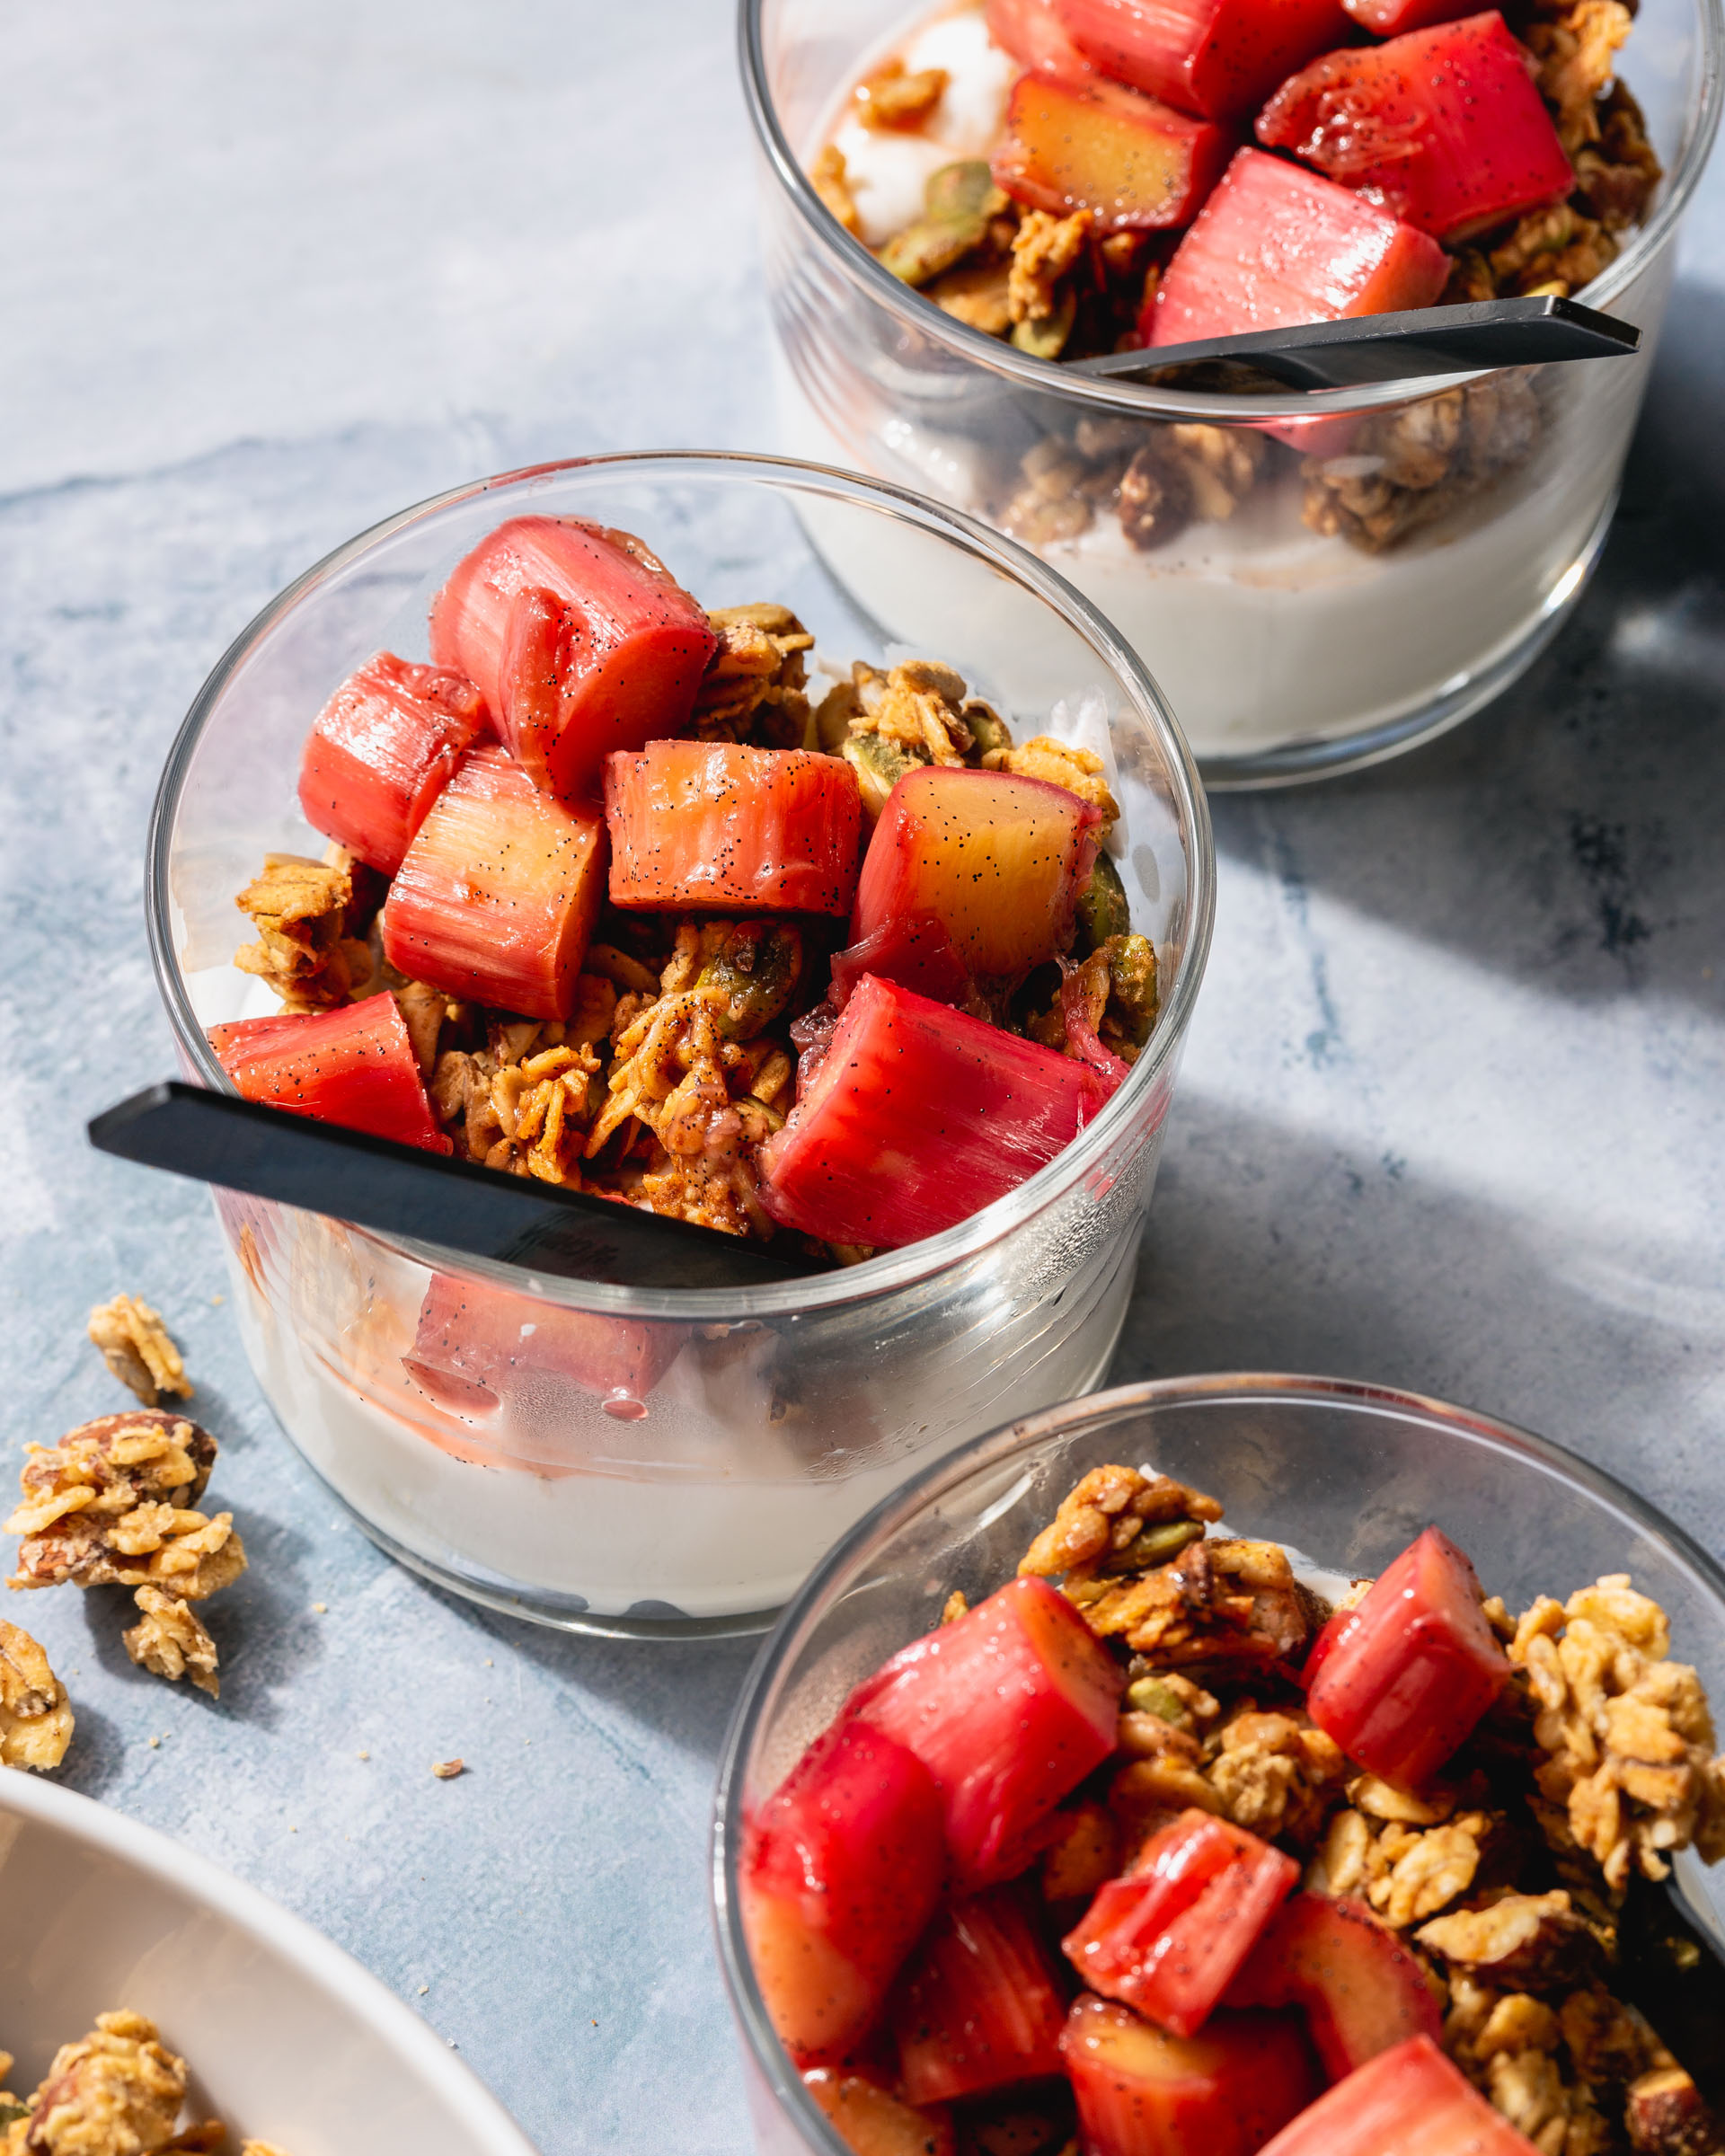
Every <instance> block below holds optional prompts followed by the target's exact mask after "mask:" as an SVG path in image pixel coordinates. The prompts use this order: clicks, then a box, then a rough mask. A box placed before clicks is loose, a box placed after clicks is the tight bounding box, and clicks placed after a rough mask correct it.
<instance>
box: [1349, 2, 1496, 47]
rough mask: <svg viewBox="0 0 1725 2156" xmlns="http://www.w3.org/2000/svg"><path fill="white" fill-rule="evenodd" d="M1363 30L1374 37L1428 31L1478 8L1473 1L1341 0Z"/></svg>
mask: <svg viewBox="0 0 1725 2156" xmlns="http://www.w3.org/2000/svg"><path fill="white" fill-rule="evenodd" d="M1341 4H1342V5H1343V6H1344V7H1345V8H1346V9H1347V11H1348V13H1349V15H1350V16H1352V18H1353V20H1354V21H1355V22H1358V24H1359V27H1360V28H1361V29H1362V30H1368V31H1371V33H1372V35H1373V36H1374V37H1375V38H1397V37H1400V36H1401V35H1402V31H1408V30H1429V29H1430V27H1431V26H1432V24H1433V23H1434V22H1459V21H1460V20H1461V18H1462V17H1463V16H1464V15H1471V14H1474V13H1477V12H1478V11H1477V10H1476V9H1475V8H1474V7H1473V4H1472V0H1341Z"/></svg>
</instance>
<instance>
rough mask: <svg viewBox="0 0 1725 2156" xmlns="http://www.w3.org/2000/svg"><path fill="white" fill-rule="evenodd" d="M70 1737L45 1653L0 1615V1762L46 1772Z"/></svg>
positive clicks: (61, 1690)
mask: <svg viewBox="0 0 1725 2156" xmlns="http://www.w3.org/2000/svg"><path fill="white" fill-rule="evenodd" d="M71 1742H72V1710H71V1708H70V1707H69V1706H68V1705H67V1703H66V1687H65V1685H64V1684H62V1683H60V1681H59V1679H58V1678H57V1676H56V1675H55V1674H54V1672H53V1670H52V1669H51V1668H50V1667H49V1660H48V1656H47V1654H46V1653H45V1652H44V1650H43V1649H42V1648H41V1647H40V1645H39V1644H38V1643H37V1642H36V1641H35V1640H34V1639H31V1636H30V1634H29V1633H28V1632H26V1631H24V1630H22V1629H21V1628H20V1627H19V1626H17V1625H15V1624H8V1623H7V1622H6V1621H5V1620H4V1618H0V1766H6V1767H33V1768H34V1769H35V1770H36V1772H38V1773H47V1772H49V1770H50V1769H52V1768H54V1767H57V1766H58V1765H59V1763H60V1762H61V1761H62V1760H63V1759H64V1758H65V1757H66V1746H67V1745H69V1744H70V1743H71ZM10 2063H11V2062H10V2061H8V2062H7V2064H8V2066H9V2065H10ZM4 2079H5V2072H4V2070H0V2081H4Z"/></svg>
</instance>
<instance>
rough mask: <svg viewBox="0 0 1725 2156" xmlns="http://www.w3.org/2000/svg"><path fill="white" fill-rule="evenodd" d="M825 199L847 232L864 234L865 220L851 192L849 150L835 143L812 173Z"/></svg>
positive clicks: (829, 144)
mask: <svg viewBox="0 0 1725 2156" xmlns="http://www.w3.org/2000/svg"><path fill="white" fill-rule="evenodd" d="M809 184H810V186H812V187H813V189H814V190H815V192H816V194H818V196H819V197H820V199H821V200H822V202H823V203H825V205H826V206H827V208H828V209H829V210H830V211H831V212H832V214H833V216H836V218H837V219H838V221H839V223H840V224H841V225H843V226H844V227H845V231H846V232H848V233H850V234H852V235H853V236H854V235H856V234H859V233H861V231H862V218H861V217H860V216H858V215H857V210H856V197H855V196H854V194H852V192H851V182H850V175H849V173H848V172H847V171H846V169H845V153H844V151H843V150H839V149H835V148H834V146H833V145H832V144H831V143H828V144H827V147H826V148H825V149H824V150H823V151H822V152H821V153H820V155H819V156H818V157H817V158H816V160H815V162H814V164H813V167H812V168H811V169H810V172H809Z"/></svg>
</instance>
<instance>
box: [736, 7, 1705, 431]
mask: <svg viewBox="0 0 1725 2156" xmlns="http://www.w3.org/2000/svg"><path fill="white" fill-rule="evenodd" d="M765 5H766V0H738V8H737V44H738V57H739V66H740V71H741V74H742V78H743V98H744V102H745V103H746V104H747V107H748V115H749V119H750V121H751V123H752V124H753V126H754V129H755V137H756V143H757V144H758V146H759V147H760V149H761V152H762V154H763V155H764V156H765V159H766V162H767V164H768V166H769V167H770V169H771V171H772V172H773V174H774V178H775V179H776V181H777V182H778V184H779V187H780V189H781V190H782V191H783V193H784V194H785V195H787V196H788V197H789V198H790V199H791V202H792V206H793V207H794V208H795V209H796V211H797V214H798V216H800V217H801V221H802V224H803V225H804V226H805V228H806V229H807V232H808V234H809V236H810V237H811V238H812V240H813V241H814V243H815V244H816V246H817V247H818V248H820V249H822V250H824V251H825V252H826V253H827V255H828V257H829V258H830V259H832V260H833V261H836V263H837V265H838V267H839V268H840V269H841V270H843V271H844V273H845V276H846V277H847V278H849V280H850V281H851V283H852V284H853V285H856V286H860V287H862V290H863V291H864V292H865V293H866V294H867V296H869V297H870V298H871V299H872V300H873V301H875V303H876V304H877V305H880V306H882V307H884V308H885V309H886V311H887V312H888V313H889V314H891V315H892V316H894V318H895V319H896V320H897V321H898V323H901V324H902V325H903V326H904V327H905V328H907V329H909V330H911V331H917V332H920V333H921V334H922V335H923V336H924V337H927V338H929V339H931V340H933V341H934V342H936V343H938V344H941V345H943V346H944V347H945V348H946V349H947V350H948V351H949V352H950V353H952V354H954V355H955V356H956V357H958V358H961V359H967V360H969V361H970V362H971V363H972V364H973V365H975V366H977V367H980V368H981V369H982V370H983V371H984V372H985V373H988V374H993V375H995V376H1000V377H1001V378H1002V379H1003V380H1004V382H1006V383H1008V384H1013V385H1014V386H1016V387H1018V388H1020V389H1025V390H1033V391H1038V392H1039V393H1042V394H1044V395H1054V396H1057V397H1059V398H1061V399H1063V400H1064V401H1065V402H1068V403H1074V404H1081V405H1084V406H1086V407H1087V408H1089V409H1091V410H1092V411H1112V412H1116V413H1134V414H1136V415H1137V416H1138V417H1140V418H1144V419H1170V420H1231V421H1233V422H1234V424H1235V425H1242V424H1246V423H1249V422H1251V421H1252V420H1286V419H1300V418H1312V419H1319V418H1325V417H1328V416H1330V415H1331V414H1333V413H1345V412H1363V411H1381V410H1383V409H1384V408H1385V407H1386V406H1392V405H1397V404H1402V403H1404V402H1408V401H1409V400H1410V399H1411V398H1415V397H1419V396H1430V395H1433V394H1436V393H1438V392H1440V391H1442V390H1446V389H1455V388H1459V387H1461V386H1462V385H1463V384H1465V383H1468V382H1477V381H1481V380H1483V379H1485V378H1486V377H1485V376H1484V375H1483V374H1478V375H1442V376H1431V377H1429V378H1428V379H1424V380H1419V381H1413V380H1410V381H1405V382H1380V383H1374V384H1368V385H1367V386H1365V387H1361V388H1353V389H1338V390H1322V391H1312V390H1308V391H1301V390H1289V391H1287V392H1285V393H1282V394H1281V395H1279V396H1233V395H1224V394H1221V393H1217V392H1215V391H1199V390H1177V389H1175V390H1171V389H1157V388H1154V387H1152V386H1151V385H1150V384H1148V383H1142V382H1118V381H1108V380H1105V379H1099V378H1098V377H1096V376H1088V377H1086V376H1079V375H1075V373H1074V371H1073V370H1072V369H1071V368H1070V367H1062V366H1061V365H1060V363H1059V361H1058V360H1054V359H1038V358H1033V357H1032V356H1031V354H1030V353H1028V352H1021V351H1018V350H1015V349H1014V348H1013V346H1011V345H1010V344H1006V343H1004V342H1003V341H1002V340H1001V339H999V338H997V337H990V336H988V335H987V334H986V332H985V331H981V330H978V329H973V328H972V327H970V326H969V324H968V323H962V322H960V321H958V320H957V319H956V318H955V317H954V316H951V315H949V314H942V311H941V309H940V308H938V307H936V306H933V305H930V304H929V302H928V301H926V300H925V299H924V298H923V297H922V296H921V294H920V293H919V292H917V291H916V290H915V289H913V287H910V286H908V285H907V284H905V283H903V282H902V281H901V280H900V279H899V278H896V277H894V276H893V275H892V274H891V272H890V271H889V270H886V269H884V268H883V267H882V266H881V264H880V262H879V261H877V260H876V259H875V257H874V256H873V255H872V254H871V253H870V252H869V250H868V249H867V248H866V247H865V246H864V245H863V244H862V241H861V240H859V239H857V238H856V237H855V236H854V234H851V233H848V232H846V231H845V228H844V227H843V225H840V224H839V222H838V220H837V218H836V217H835V216H833V214H832V212H831V211H830V210H829V209H827V207H826V205H825V204H824V203H823V202H822V201H821V199H820V198H819V196H818V195H817V194H816V192H815V190H814V187H813V185H812V183H811V182H810V181H809V175H808V174H807V173H806V172H804V171H803V169H802V166H801V163H800V162H799V160H798V158H797V156H796V155H795V153H794V152H793V150H792V147H791V145H790V142H789V141H788V140H787V138H786V137H785V133H784V129H783V127H781V125H780V124H779V116H778V110H777V108H776V106H775V104H774V99H773V93H772V90H771V87H770V85H769V84H768V81H767V69H766V53H765V42H764V40H763V37H762V33H761V13H762V9H763V8H764V7H765ZM1694 9H1695V14H1696V20H1697V22H1698V23H1699V26H1700V32H1701V54H1700V66H1699V69H1698V74H1699V78H1700V79H1699V82H1698V84H1697V86H1696V100H1695V102H1694V105H1693V106H1692V108H1691V110H1692V111H1693V112H1694V130H1693V132H1692V133H1691V135H1690V137H1689V140H1688V142H1687V144H1686V145H1685V149H1684V155H1683V157H1682V160H1681V162H1680V163H1679V164H1678V166H1677V168H1676V171H1675V172H1668V173H1667V174H1666V175H1665V192H1664V194H1663V196H1662V198H1661V199H1660V201H1659V204H1658V206H1657V207H1656V208H1655V209H1654V212H1653V215H1652V216H1650V218H1649V219H1648V221H1647V223H1646V224H1645V225H1641V226H1640V227H1639V229H1638V230H1637V231H1636V232H1635V234H1633V236H1632V238H1631V240H1630V242H1629V243H1628V244H1627V245H1626V246H1625V247H1624V248H1623V251H1622V252H1621V253H1620V254H1618V255H1617V257H1616V258H1615V260H1614V261H1612V262H1610V263H1608V264H1607V265H1606V268H1605V269H1604V270H1602V271H1601V272H1600V274H1599V275H1598V276H1597V277H1596V278H1594V279H1593V280H1592V282H1591V283H1589V284H1588V285H1585V286H1583V287H1582V288H1581V290H1580V291H1579V292H1578V293H1577V294H1576V295H1575V297H1576V298H1577V299H1579V300H1582V301H1585V302H1586V304H1587V305H1589V306H1593V307H1600V308H1603V307H1606V305H1609V303H1610V302H1611V301H1612V300H1613V299H1614V298H1616V297H1617V296H1618V295H1619V293H1621V292H1622V291H1623V289H1624V288H1625V287H1627V286H1628V285H1630V284H1631V283H1632V282H1633V280H1634V279H1635V278H1636V277H1638V276H1639V275H1640V274H1641V270H1643V269H1644V268H1645V267H1646V265H1647V264H1648V262H1650V261H1652V260H1653V259H1654V258H1655V257H1656V256H1657V255H1658V253H1659V251H1660V250H1661V249H1662V248H1663V247H1664V246H1665V245H1666V244H1667V243H1668V242H1669V241H1670V240H1671V239H1672V238H1673V237H1674V236H1675V234H1676V225H1677V224H1678V221H1679V220H1680V218H1681V217H1682V215H1683V213H1684V211H1685V209H1686V208H1687V207H1688V204H1689V198H1690V196H1691V195H1692V194H1693V193H1694V190H1695V187H1696V185H1697V183H1698V182H1699V181H1700V179H1701V175H1702V172H1703V170H1704V168H1705V166H1706V163H1707V158H1708V154H1709V152H1710V151H1711V150H1712V144H1713V137H1714V135H1715V134H1716V132H1717V131H1718V128H1719V123H1720V114H1721V108H1725V0H1694Z"/></svg>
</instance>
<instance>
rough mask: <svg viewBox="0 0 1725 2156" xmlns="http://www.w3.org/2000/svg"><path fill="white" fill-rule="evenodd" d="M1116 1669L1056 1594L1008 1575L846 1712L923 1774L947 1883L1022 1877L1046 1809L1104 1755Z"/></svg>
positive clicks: (875, 1679) (913, 1648)
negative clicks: (939, 1830)
mask: <svg viewBox="0 0 1725 2156" xmlns="http://www.w3.org/2000/svg"><path fill="white" fill-rule="evenodd" d="M1125 1682H1126V1679H1125V1673H1124V1672H1123V1670H1122V1669H1121V1667H1120V1666H1119V1663H1117V1662H1116V1661H1115V1660H1114V1658H1113V1657H1112V1656H1111V1655H1110V1653H1109V1652H1108V1649H1107V1648H1105V1647H1104V1646H1103V1645H1102V1643H1101V1640H1100V1639H1097V1637H1096V1635H1095V1634H1094V1633H1093V1632H1092V1630H1091V1629H1090V1627H1089V1626H1088V1625H1087V1624H1086V1623H1085V1622H1084V1619H1083V1617H1081V1616H1080V1615H1079V1613H1078V1612H1077V1611H1076V1610H1075V1608H1074V1607H1073V1605H1072V1604H1071V1603H1069V1602H1068V1601H1067V1600H1066V1596H1065V1595H1062V1594H1060V1593H1059V1591H1058V1590H1057V1588H1054V1587H1051V1586H1048V1582H1047V1581H1046V1580H1041V1579H1033V1578H1025V1579H1014V1580H1011V1581H1009V1582H1008V1583H1007V1585H1006V1586H1004V1587H1001V1588H998V1589H996V1591H995V1593H994V1594H993V1595H990V1596H989V1597H988V1599H987V1600H986V1602H982V1603H978V1604H977V1607H976V1608H975V1609H974V1610H971V1611H969V1613H967V1614H966V1615H965V1616H963V1617H960V1618H959V1619H958V1620H957V1621H955V1622H953V1623H951V1624H943V1625H942V1626H941V1627H940V1629H939V1630H937V1631H934V1632H931V1633H930V1634H929V1635H928V1636H927V1637H926V1638H925V1639H916V1640H913V1641H912V1642H911V1644H910V1645H909V1646H908V1647H906V1648H900V1649H899V1651H898V1654H896V1655H894V1656H893V1657H892V1659H891V1660H890V1661H889V1662H887V1663H886V1664H884V1665H883V1666H882V1667H881V1668H880V1669H879V1670H878V1671H877V1672H876V1673H875V1674H874V1675H873V1676H872V1677H871V1678H870V1679H869V1680H868V1682H867V1683H864V1684H862V1685H860V1686H859V1687H858V1689H857V1690H856V1692H854V1693H853V1694H852V1697H851V1701H850V1703H849V1711H850V1712H851V1713H852V1714H853V1715H854V1716H856V1717H857V1718H859V1719H862V1721H865V1722H867V1723H869V1724H870V1725H871V1727H875V1728H878V1729H882V1730H884V1731H885V1732H886V1733H887V1734H888V1735H889V1736H892V1737H894V1738H896V1739H897V1740H898V1743H900V1744H902V1745H906V1746H907V1747H908V1748H909V1749H910V1750H911V1751H912V1752H914V1753H915V1754H916V1756H917V1757H918V1758H919V1759H920V1760H922V1762H923V1763H924V1765H925V1766H926V1767H927V1769H928V1771H929V1772H930V1773H931V1774H932V1775H933V1778H934V1782H935V1786H936V1788H937V1789H939V1790H940V1793H941V1800H942V1807H943V1808H944V1816H945V1833H946V1846H947V1851H948V1854H949V1856H950V1858H951V1869H952V1875H953V1881H954V1884H955V1886H956V1887H957V1888H958V1889H959V1890H960V1892H974V1891H976V1890H977V1889H978V1888H980V1887H983V1886H992V1885H994V1884H995V1883H997V1882H998V1881H999V1880H1001V1879H1004V1878H1012V1877H1013V1875H1014V1873H1016V1872H1018V1871H1021V1870H1022V1869H1023V1868H1024V1866H1025V1865H1026V1864H1027V1863H1029V1862H1030V1860H1031V1857H1032V1856H1034V1855H1035V1854H1036V1853H1037V1851H1039V1848H1040V1847H1041V1842H1040V1840H1039V1836H1040V1835H1041V1834H1042V1833H1043V1831H1044V1830H1045V1829H1046V1828H1047V1825H1048V1819H1049V1816H1050V1815H1051V1814H1052V1812H1053V1810H1054V1807H1055V1806H1056V1805H1057V1804H1058V1803H1059V1801H1060V1799H1061V1798H1063V1797H1065V1796H1066V1794H1067V1793H1068V1791H1070V1790H1072V1789H1075V1788H1076V1787H1077V1785H1078V1784H1079V1783H1080V1782H1081V1781H1082V1780H1084V1776H1085V1775H1086V1774H1088V1773H1089V1772H1091V1770H1092V1768H1093V1767H1096V1766H1098V1765H1100V1764H1101V1762H1102V1761H1103V1760H1104V1759H1106V1758H1107V1757H1108V1755H1109V1754H1110V1752H1111V1751H1112V1750H1113V1748H1114V1735H1115V1723H1116V1720H1117V1719H1118V1715H1119V1698H1120V1691H1121V1688H1122V1686H1123V1685H1124V1683H1125Z"/></svg>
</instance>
